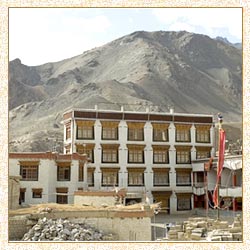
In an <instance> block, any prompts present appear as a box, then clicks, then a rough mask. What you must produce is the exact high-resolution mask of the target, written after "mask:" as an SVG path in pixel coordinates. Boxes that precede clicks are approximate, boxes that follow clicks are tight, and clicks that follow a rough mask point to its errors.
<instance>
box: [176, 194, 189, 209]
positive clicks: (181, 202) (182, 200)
mask: <svg viewBox="0 0 250 250" xmlns="http://www.w3.org/2000/svg"><path fill="white" fill-rule="evenodd" d="M177 210H178V211H182V210H191V198H190V197H177Z"/></svg>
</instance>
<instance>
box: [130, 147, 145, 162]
mask: <svg viewBox="0 0 250 250" xmlns="http://www.w3.org/2000/svg"><path fill="white" fill-rule="evenodd" d="M128 163H144V150H143V149H136V148H135V149H132V148H131V149H129V150H128Z"/></svg>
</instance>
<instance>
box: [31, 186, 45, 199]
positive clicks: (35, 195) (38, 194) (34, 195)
mask: <svg viewBox="0 0 250 250" xmlns="http://www.w3.org/2000/svg"><path fill="white" fill-rule="evenodd" d="M42 193H43V190H42V188H38V189H35V188H34V189H32V198H33V199H41V198H42V196H43V194H42Z"/></svg>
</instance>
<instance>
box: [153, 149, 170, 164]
mask: <svg viewBox="0 0 250 250" xmlns="http://www.w3.org/2000/svg"><path fill="white" fill-rule="evenodd" d="M153 157H154V159H153V162H154V163H168V162H169V161H168V150H166V149H154V150H153Z"/></svg>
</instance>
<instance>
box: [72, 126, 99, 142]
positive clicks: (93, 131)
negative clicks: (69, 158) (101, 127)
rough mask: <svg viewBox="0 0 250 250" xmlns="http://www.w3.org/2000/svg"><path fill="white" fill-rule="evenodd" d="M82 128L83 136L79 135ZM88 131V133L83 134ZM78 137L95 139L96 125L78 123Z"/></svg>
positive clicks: (79, 138)
mask: <svg viewBox="0 0 250 250" xmlns="http://www.w3.org/2000/svg"><path fill="white" fill-rule="evenodd" d="M80 130H81V133H82V136H79V131H80ZM83 131H87V132H86V135H87V136H86V135H83V134H84V132H83ZM89 133H91V135H89ZM76 139H77V140H94V139H95V130H94V125H78V124H77V125H76Z"/></svg>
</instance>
